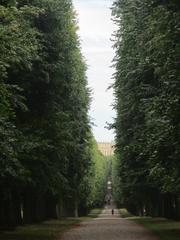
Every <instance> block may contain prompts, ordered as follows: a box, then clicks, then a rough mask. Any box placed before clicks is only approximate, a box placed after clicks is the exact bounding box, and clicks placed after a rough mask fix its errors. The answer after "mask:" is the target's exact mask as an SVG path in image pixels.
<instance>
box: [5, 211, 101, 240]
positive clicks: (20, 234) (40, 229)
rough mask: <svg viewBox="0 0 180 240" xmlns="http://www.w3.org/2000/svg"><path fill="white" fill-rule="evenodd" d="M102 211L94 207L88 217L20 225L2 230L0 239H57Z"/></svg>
mask: <svg viewBox="0 0 180 240" xmlns="http://www.w3.org/2000/svg"><path fill="white" fill-rule="evenodd" d="M101 211H102V209H93V210H91V212H90V214H89V215H88V216H87V217H80V218H65V219H62V220H51V221H46V222H43V223H39V224H32V225H25V226H20V227H17V228H15V229H14V230H12V231H0V240H57V239H60V236H61V235H62V234H63V233H64V232H65V231H66V230H68V229H70V228H72V227H75V226H79V224H80V223H81V222H82V221H87V220H91V219H92V218H95V217H97V216H98V215H99V214H100V213H101Z"/></svg>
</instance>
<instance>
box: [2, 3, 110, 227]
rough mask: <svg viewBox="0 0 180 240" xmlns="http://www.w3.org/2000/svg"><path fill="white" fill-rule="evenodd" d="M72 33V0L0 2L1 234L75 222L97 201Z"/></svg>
mask: <svg viewBox="0 0 180 240" xmlns="http://www.w3.org/2000/svg"><path fill="white" fill-rule="evenodd" d="M76 31H77V23H76V14H75V11H74V9H73V6H72V1H71V0H18V1H12V0H9V1H8V0H1V1H0V189H1V190H0V225H1V226H14V225H18V224H22V223H33V222H38V221H43V220H46V219H49V218H57V217H59V218H60V217H62V216H78V214H84V213H86V212H87V210H88V209H89V208H90V207H91V206H96V205H100V204H101V203H102V200H100V199H99V198H100V197H101V198H103V199H104V195H105V190H106V189H104V191H103V190H102V191H101V183H104V182H106V180H107V179H106V178H107V175H106V174H105V175H104V174H103V173H104V170H105V169H104V168H103V167H102V164H103V161H105V160H104V159H103V157H102V156H101V154H100V153H99V152H98V150H97V146H96V144H95V143H94V140H93V137H92V134H91V129H90V121H89V117H88V109H89V104H90V90H89V89H88V87H87V79H86V64H85V61H84V58H83V56H82V54H81V50H80V44H79V39H78V36H77V33H76ZM96 166H97V170H96V171H94V170H93V169H94V168H96ZM105 167H106V166H105ZM97 174H98V177H97ZM98 181H99V182H98ZM99 192H101V193H99ZM98 194H101V195H100V197H99V195H98Z"/></svg>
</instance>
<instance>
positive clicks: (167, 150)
mask: <svg viewBox="0 0 180 240" xmlns="http://www.w3.org/2000/svg"><path fill="white" fill-rule="evenodd" d="M113 16H114V21H115V23H116V25H117V28H118V29H117V31H116V34H115V43H114V48H115V50H116V56H115V58H114V65H115V68H116V72H115V75H114V77H115V83H114V92H115V109H116V111H117V117H116V120H115V124H114V128H115V130H116V155H117V159H116V162H115V164H114V170H113V172H114V174H113V175H114V184H115V189H114V193H115V195H116V200H117V201H119V204H123V205H125V206H126V207H127V208H128V209H129V210H130V211H131V212H132V213H135V214H139V215H150V216H163V217H168V218H174V219H180V68H179V64H180V59H179V56H180V42H179V39H180V2H179V1H178V0H172V1H169V0H158V1H157V0H152V1H149V0H143V1H139V0H116V1H115V2H114V6H113Z"/></svg>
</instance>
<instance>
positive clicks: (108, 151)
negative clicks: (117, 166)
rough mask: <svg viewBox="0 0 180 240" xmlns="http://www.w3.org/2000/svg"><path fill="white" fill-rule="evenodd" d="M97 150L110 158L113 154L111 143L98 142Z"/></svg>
mask: <svg viewBox="0 0 180 240" xmlns="http://www.w3.org/2000/svg"><path fill="white" fill-rule="evenodd" d="M97 144H98V149H99V151H100V152H101V153H102V154H103V155H104V156H107V157H108V156H112V155H113V154H114V145H113V143H108V142H98V143H97Z"/></svg>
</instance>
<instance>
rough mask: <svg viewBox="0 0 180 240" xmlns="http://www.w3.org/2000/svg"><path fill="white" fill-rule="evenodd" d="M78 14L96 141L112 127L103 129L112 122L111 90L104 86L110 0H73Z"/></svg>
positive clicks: (109, 58) (109, 53) (109, 54)
mask: <svg viewBox="0 0 180 240" xmlns="http://www.w3.org/2000/svg"><path fill="white" fill-rule="evenodd" d="M73 1H74V6H75V9H76V11H77V14H78V16H77V17H78V22H79V27H80V30H79V35H80V39H81V46H82V52H83V55H84V57H85V59H86V61H87V65H88V72H87V77H88V83H89V86H90V88H91V89H92V98H93V100H92V103H91V110H90V116H91V119H92V120H93V122H94V124H95V125H96V126H95V127H93V133H94V136H95V138H96V140H97V141H106V142H110V141H112V140H113V139H114V135H113V132H112V131H109V130H107V129H105V126H106V122H109V123H112V121H113V117H114V116H115V113H114V111H113V110H112V103H113V94H112V90H108V91H107V88H108V87H109V85H110V84H111V83H112V81H113V80H112V79H111V78H112V74H113V69H112V68H111V67H110V66H111V64H112V63H111V61H112V59H113V55H114V52H113V49H112V42H111V41H110V38H111V35H112V33H113V31H114V25H113V22H112V21H111V10H110V7H111V5H112V0H73Z"/></svg>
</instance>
